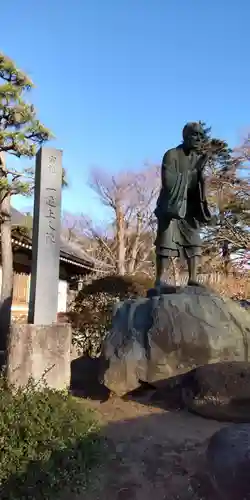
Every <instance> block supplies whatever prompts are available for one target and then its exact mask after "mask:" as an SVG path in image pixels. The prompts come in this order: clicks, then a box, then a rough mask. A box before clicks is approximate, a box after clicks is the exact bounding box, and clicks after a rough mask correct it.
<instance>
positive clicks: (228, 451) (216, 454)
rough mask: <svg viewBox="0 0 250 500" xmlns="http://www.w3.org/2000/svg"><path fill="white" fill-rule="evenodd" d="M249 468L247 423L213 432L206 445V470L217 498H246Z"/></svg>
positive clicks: (249, 493)
mask: <svg viewBox="0 0 250 500" xmlns="http://www.w3.org/2000/svg"><path fill="white" fill-rule="evenodd" d="M249 470H250V425H247V424H235V425H231V426H229V427H225V428H224V429H221V430H220V431H218V432H216V433H215V434H214V435H213V436H212V438H211V440H210V442H209V445H208V448H207V471H208V474H209V476H210V479H211V482H212V484H213V486H214V488H215V492H216V494H217V495H218V494H219V498H221V499H222V500H223V499H225V500H249V499H250V477H249ZM216 498H217V496H216Z"/></svg>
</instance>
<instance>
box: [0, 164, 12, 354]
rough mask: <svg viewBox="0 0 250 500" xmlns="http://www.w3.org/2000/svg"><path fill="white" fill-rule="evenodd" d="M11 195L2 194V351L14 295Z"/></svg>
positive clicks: (0, 206)
mask: <svg viewBox="0 0 250 500" xmlns="http://www.w3.org/2000/svg"><path fill="white" fill-rule="evenodd" d="M0 160H1V166H0V168H1V174H0V175H1V177H5V176H6V175H7V174H6V173H5V172H6V167H5V161H4V158H3V156H1V158H0ZM10 198H11V196H10V194H9V193H4V192H3V191H2V193H1V201H0V226H1V260H2V285H1V300H0V350H6V347H7V340H8V334H9V329H10V324H11V305H12V295H13V253H12V243H11V210H10Z"/></svg>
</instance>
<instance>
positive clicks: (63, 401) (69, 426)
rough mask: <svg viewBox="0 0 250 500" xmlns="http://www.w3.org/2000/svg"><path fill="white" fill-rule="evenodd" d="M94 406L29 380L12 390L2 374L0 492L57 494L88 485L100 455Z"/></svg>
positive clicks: (6, 495) (9, 495)
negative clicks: (87, 405)
mask: <svg viewBox="0 0 250 500" xmlns="http://www.w3.org/2000/svg"><path fill="white" fill-rule="evenodd" d="M97 432H98V426H97V423H96V421H95V419H94V416H93V414H92V412H90V411H89V410H86V409H83V408H82V406H80V403H79V402H77V401H76V400H75V399H73V398H72V397H70V396H69V395H67V394H66V393H60V392H56V391H52V390H49V389H44V390H43V391H42V392H41V391H38V390H37V387H36V386H35V385H34V384H33V383H32V382H30V383H29V384H28V386H27V388H26V389H25V390H21V389H20V390H18V391H16V392H11V391H10V390H8V388H7V385H6V382H5V380H4V378H3V377H2V378H0V441H1V446H0V498H1V499H6V500H7V499H8V500H17V499H22V498H25V499H52V498H53V499H54V498H58V496H57V495H59V494H60V492H61V491H62V490H64V489H65V488H68V489H69V490H70V492H73V491H77V490H78V489H79V488H81V489H82V488H84V487H85V485H86V482H87V478H88V472H89V470H90V467H91V465H92V464H94V462H95V460H96V458H97V452H98V446H99V440H98V438H97Z"/></svg>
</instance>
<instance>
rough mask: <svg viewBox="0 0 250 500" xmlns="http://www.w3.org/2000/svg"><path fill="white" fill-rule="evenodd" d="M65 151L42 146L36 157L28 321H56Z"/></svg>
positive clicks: (44, 322)
mask: <svg viewBox="0 0 250 500" xmlns="http://www.w3.org/2000/svg"><path fill="white" fill-rule="evenodd" d="M61 186H62V151H60V150H56V149H51V148H41V149H40V151H39V152H38V154H37V158H36V177H35V200H34V218H33V241H32V275H31V287H30V305H29V322H31V323H35V324H44V325H48V324H51V323H53V322H55V321H56V316H57V304H58V282H59V259H60V231H61Z"/></svg>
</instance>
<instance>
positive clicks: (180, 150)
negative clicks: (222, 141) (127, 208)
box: [155, 123, 211, 289]
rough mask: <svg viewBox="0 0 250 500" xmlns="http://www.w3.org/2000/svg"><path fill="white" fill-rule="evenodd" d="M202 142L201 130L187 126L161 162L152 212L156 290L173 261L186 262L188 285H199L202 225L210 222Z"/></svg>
mask: <svg viewBox="0 0 250 500" xmlns="http://www.w3.org/2000/svg"><path fill="white" fill-rule="evenodd" d="M202 141H204V132H203V128H202V126H201V125H200V124H199V123H188V124H187V125H185V127H184V129H183V142H182V144H180V145H179V146H177V147H176V148H173V149H170V150H169V151H167V152H166V153H165V155H164V157H163V160H162V167H161V184H162V185H161V191H160V194H159V198H158V200H157V205H156V209H155V215H156V218H157V222H158V228H157V237H156V241H155V246H156V282H155V287H156V288H158V289H159V288H160V287H161V285H162V284H163V276H164V273H165V272H168V269H169V267H170V264H171V262H172V259H173V258H174V257H177V258H179V259H180V260H181V261H183V259H184V260H185V261H186V262H187V266H188V276H189V278H188V285H193V286H197V285H199V283H198V282H197V264H198V262H199V258H200V256H201V250H202V243H201V235H200V231H201V225H203V224H206V223H208V222H209V221H210V219H211V214H210V211H209V208H208V204H207V200H206V195H205V179H204V167H205V166H206V163H207V161H208V155H207V154H203V153H201V144H202Z"/></svg>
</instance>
